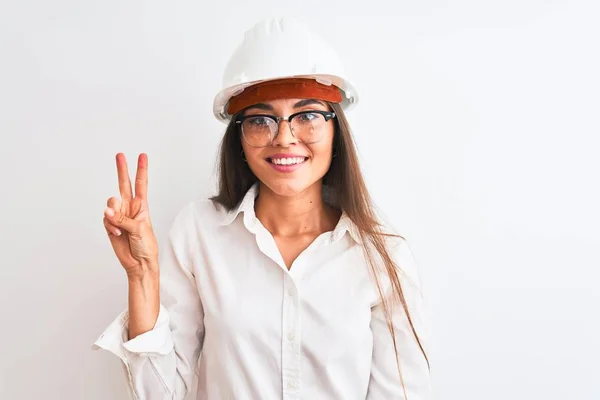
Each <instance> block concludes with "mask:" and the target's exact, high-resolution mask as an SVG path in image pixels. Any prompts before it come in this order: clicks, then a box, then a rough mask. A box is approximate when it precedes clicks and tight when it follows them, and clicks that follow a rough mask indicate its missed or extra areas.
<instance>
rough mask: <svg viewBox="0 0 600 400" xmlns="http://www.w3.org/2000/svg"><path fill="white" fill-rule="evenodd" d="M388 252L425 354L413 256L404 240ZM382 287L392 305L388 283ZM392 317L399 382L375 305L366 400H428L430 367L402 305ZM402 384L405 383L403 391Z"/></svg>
mask: <svg viewBox="0 0 600 400" xmlns="http://www.w3.org/2000/svg"><path fill="white" fill-rule="evenodd" d="M390 251H391V253H392V256H393V258H394V260H395V261H396V262H397V264H398V267H399V271H400V273H399V276H400V283H401V286H402V290H403V294H404V297H405V299H406V302H407V306H408V309H409V313H410V317H411V320H412V322H413V324H414V327H415V330H416V332H417V335H418V336H419V339H420V341H421V344H422V345H423V349H424V350H425V352H427V347H426V345H425V341H426V336H427V332H426V324H425V317H424V307H423V293H422V288H421V282H420V279H419V274H418V271H417V265H416V262H415V259H414V257H413V253H412V252H411V250H410V248H409V246H408V243H407V242H406V241H405V240H402V241H401V242H400V244H398V245H396V246H395V247H393V248H391V249H390ZM381 281H382V283H383V282H385V280H384V279H381ZM388 282H389V281H388ZM384 287H387V291H386V293H387V298H389V299H390V300H389V301H388V304H390V305H391V303H392V301H391V292H390V286H389V283H387V284H386V285H385V286H384ZM391 316H392V324H393V326H394V331H395V332H394V334H395V338H396V346H397V350H398V361H399V364H400V372H401V375H402V380H401V379H400V373H399V370H398V363H397V362H396V353H395V350H394V343H393V341H392V336H391V333H390V330H389V328H388V324H387V320H386V316H385V313H384V309H383V306H382V304H381V303H378V304H376V305H375V306H374V307H373V308H372V312H371V330H372V332H373V356H372V363H371V377H370V381H369V389H368V394H367V400H389V399H399V400H430V399H431V398H432V393H431V385H430V374H429V365H428V362H427V360H426V358H425V356H424V355H423V352H422V351H421V348H420V347H419V343H418V342H417V340H416V338H415V337H414V334H413V332H412V329H411V326H410V323H409V321H408V318H407V315H406V313H405V311H404V308H403V307H402V305H401V304H394V305H393V308H392V315H391ZM402 381H403V382H404V388H403V385H402Z"/></svg>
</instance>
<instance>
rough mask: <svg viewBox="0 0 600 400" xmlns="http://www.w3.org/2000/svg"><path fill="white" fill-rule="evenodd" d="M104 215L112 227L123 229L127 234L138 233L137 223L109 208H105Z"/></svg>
mask: <svg viewBox="0 0 600 400" xmlns="http://www.w3.org/2000/svg"><path fill="white" fill-rule="evenodd" d="M104 215H105V216H106V219H108V221H109V222H110V223H111V224H112V225H114V226H116V227H118V228H123V229H125V230H126V231H127V232H129V233H139V232H138V231H139V226H140V224H139V222H138V221H136V220H134V219H131V218H129V217H128V216H126V215H125V214H123V213H121V212H119V211H115V210H114V209H112V208H111V207H106V209H105V210H104Z"/></svg>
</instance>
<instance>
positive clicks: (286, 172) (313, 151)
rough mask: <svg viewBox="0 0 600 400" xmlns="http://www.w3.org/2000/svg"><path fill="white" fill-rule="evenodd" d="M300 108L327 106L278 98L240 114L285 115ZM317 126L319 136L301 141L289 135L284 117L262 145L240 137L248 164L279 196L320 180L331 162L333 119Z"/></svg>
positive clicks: (306, 187) (312, 108)
mask: <svg viewBox="0 0 600 400" xmlns="http://www.w3.org/2000/svg"><path fill="white" fill-rule="evenodd" d="M301 111H326V112H329V111H331V109H330V107H329V106H328V105H327V103H326V102H321V101H317V100H302V99H281V100H272V101H266V102H264V103H260V104H257V105H254V106H251V107H249V108H247V109H246V110H245V111H244V116H248V115H257V114H261V115H272V116H275V117H288V116H290V115H291V114H294V113H297V112H301ZM309 117H310V116H308V117H303V118H302V120H298V122H297V124H299V121H307V120H309V119H310V118H309ZM296 118H298V117H296ZM320 129H322V136H321V135H319V136H320V137H321V139H320V140H319V141H317V142H314V143H304V142H303V141H302V140H301V138H298V137H296V136H300V135H296V136H295V135H293V134H292V132H291V130H290V124H289V123H288V122H287V121H281V122H280V124H279V130H278V131H277V133H276V135H275V137H274V139H273V142H272V143H271V144H270V145H267V146H266V147H252V146H250V144H249V143H248V142H247V141H246V140H245V139H244V138H243V137H242V140H241V141H242V148H243V150H244V154H245V157H246V160H247V162H248V166H249V167H250V169H251V170H252V172H253V173H254V175H256V177H257V178H258V179H259V180H260V181H261V182H262V183H263V184H264V185H265V186H267V187H268V188H269V189H270V190H271V191H273V192H274V193H276V194H278V195H281V196H294V195H297V194H299V193H302V192H303V191H305V190H306V189H308V188H310V187H311V186H313V185H314V184H315V183H318V182H320V180H321V179H322V178H323V176H324V175H325V173H326V172H327V170H328V169H329V166H330V164H331V157H332V147H333V138H334V130H335V123H334V121H333V120H332V119H330V120H329V121H327V122H325V123H324V124H322V126H321V128H320ZM246 132H247V131H246ZM319 132H320V131H319Z"/></svg>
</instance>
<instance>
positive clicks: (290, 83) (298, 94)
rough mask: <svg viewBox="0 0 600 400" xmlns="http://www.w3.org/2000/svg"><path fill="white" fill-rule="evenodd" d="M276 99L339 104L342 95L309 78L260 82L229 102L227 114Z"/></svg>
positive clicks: (330, 87) (331, 87)
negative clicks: (308, 100)
mask: <svg viewBox="0 0 600 400" xmlns="http://www.w3.org/2000/svg"><path fill="white" fill-rule="evenodd" d="M278 99H315V100H322V101H328V102H331V103H340V102H341V101H342V94H341V93H340V90H339V89H338V88H337V87H336V86H334V85H329V86H327V85H323V84H321V83H319V82H317V81H316V80H314V79H309V78H288V79H278V80H273V81H267V82H261V83H257V84H256V85H252V86H250V87H247V88H246V89H245V90H244V91H243V92H242V93H240V94H238V95H237V96H234V97H232V98H231V99H230V100H229V105H228V107H227V112H228V113H229V114H230V115H231V114H235V113H237V112H238V111H241V110H243V109H244V108H246V107H249V106H251V105H253V104H257V103H261V102H264V101H269V100H278Z"/></svg>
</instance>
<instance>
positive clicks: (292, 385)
mask: <svg viewBox="0 0 600 400" xmlns="http://www.w3.org/2000/svg"><path fill="white" fill-rule="evenodd" d="M287 387H288V388H290V389H295V388H296V381H288V383H287Z"/></svg>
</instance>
